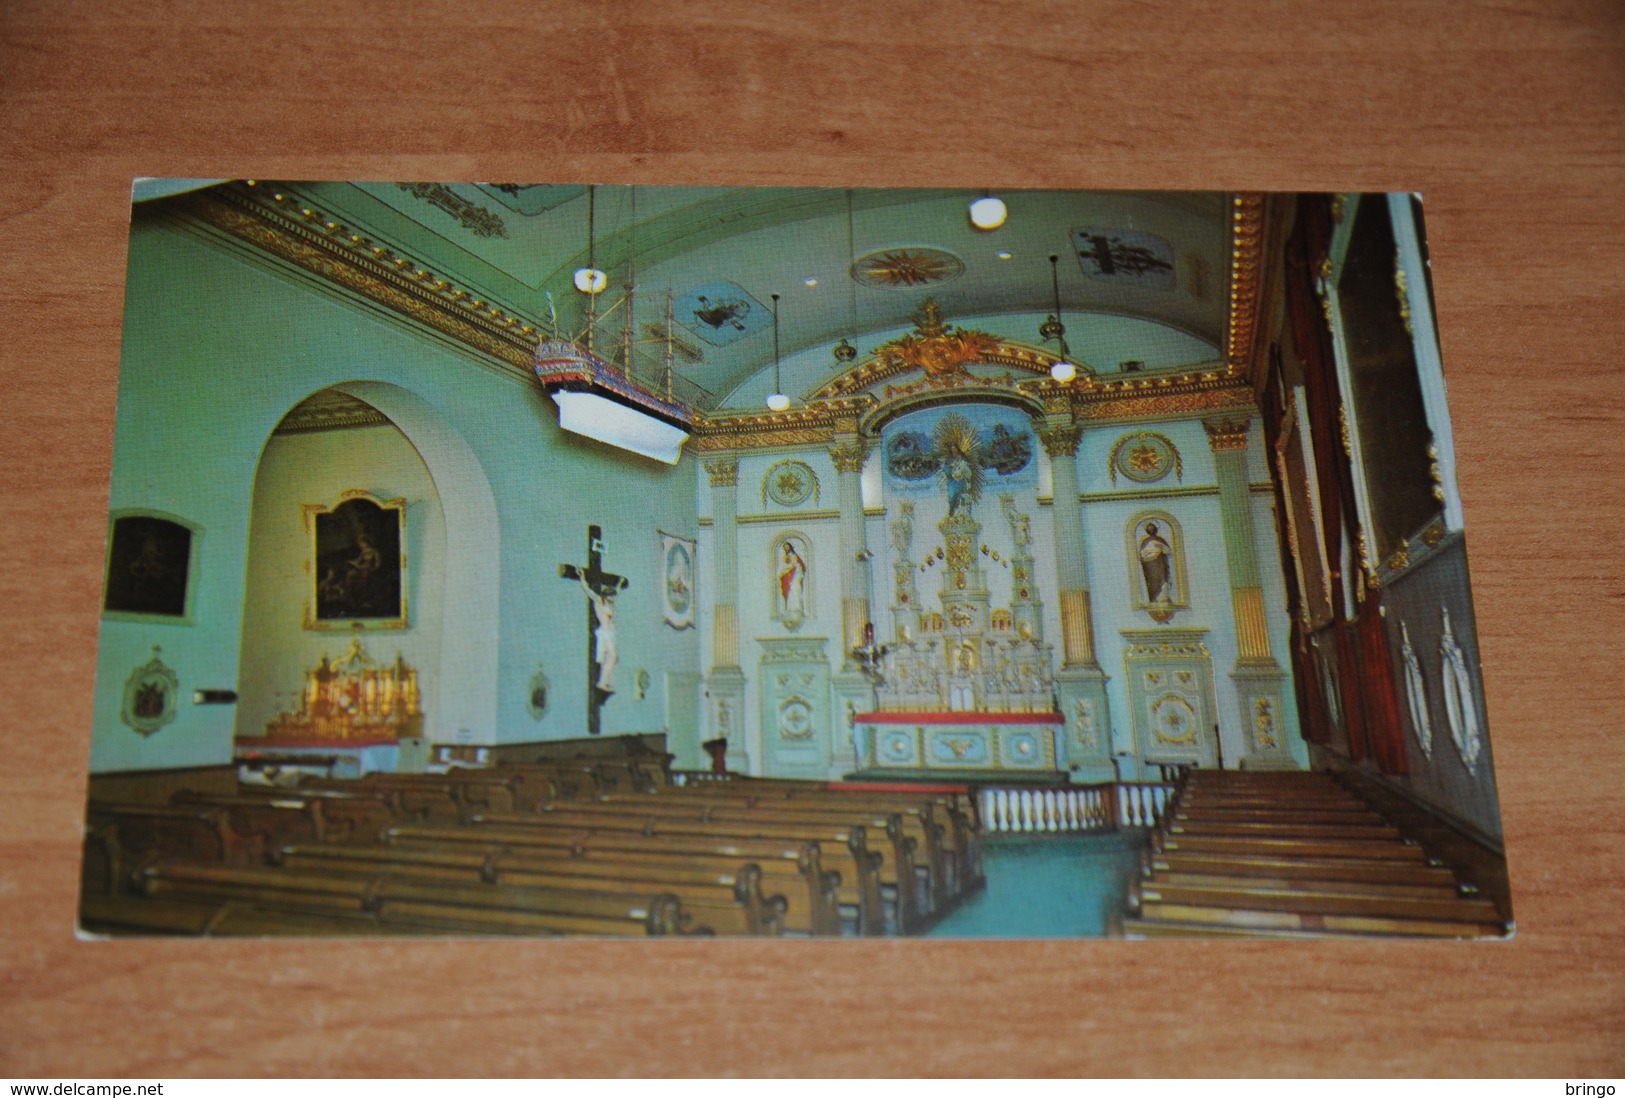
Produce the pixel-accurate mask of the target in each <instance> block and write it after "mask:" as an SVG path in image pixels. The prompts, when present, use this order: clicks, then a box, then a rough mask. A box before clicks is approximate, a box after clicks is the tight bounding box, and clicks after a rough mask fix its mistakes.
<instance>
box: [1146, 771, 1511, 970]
mask: <svg viewBox="0 0 1625 1098" xmlns="http://www.w3.org/2000/svg"><path fill="white" fill-rule="evenodd" d="M1507 931H1508V927H1507V923H1506V920H1505V918H1504V917H1503V916H1502V915H1501V913H1500V912H1499V911H1498V910H1497V909H1496V907H1495V905H1494V904H1493V903H1492V902H1491V901H1490V900H1488V899H1486V898H1484V897H1483V896H1480V895H1478V891H1477V889H1476V888H1475V887H1474V886H1473V885H1472V884H1471V883H1469V882H1466V881H1463V880H1460V879H1458V878H1457V876H1456V875H1455V874H1454V873H1452V872H1451V870H1450V869H1449V868H1448V867H1446V866H1445V865H1444V864H1443V863H1442V862H1440V861H1438V860H1437V859H1434V858H1431V857H1430V856H1429V855H1428V853H1427V852H1426V851H1425V850H1423V849H1422V847H1421V846H1419V845H1418V844H1417V843H1416V842H1415V841H1414V840H1412V839H1410V838H1408V837H1407V836H1405V835H1404V834H1403V833H1401V832H1400V830H1399V829H1398V828H1396V827H1394V826H1393V825H1392V824H1391V823H1389V822H1388V821H1387V820H1386V819H1384V818H1383V816H1382V815H1381V814H1379V813H1378V812H1377V811H1376V810H1375V809H1373V808H1372V807H1371V806H1370V805H1369V804H1367V803H1366V802H1365V801H1364V800H1363V799H1361V798H1360V797H1359V796H1358V795H1357V794H1355V793H1354V792H1352V791H1351V790H1349V789H1348V788H1346V787H1344V786H1343V785H1342V784H1340V783H1339V782H1338V780H1337V779H1336V778H1335V777H1333V776H1332V775H1330V774H1325V773H1246V772H1230V771H1214V770H1197V771H1192V772H1191V774H1190V775H1189V776H1188V778H1187V779H1186V780H1185V782H1184V783H1183V785H1182V786H1181V788H1180V790H1179V792H1178V793H1177V794H1176V795H1175V800H1174V803H1173V804H1172V805H1170V807H1169V809H1168V811H1167V812H1166V813H1165V815H1164V816H1163V820H1162V823H1161V824H1160V825H1159V826H1158V827H1157V829H1156V830H1155V831H1154V832H1153V833H1152V837H1151V849H1150V850H1149V851H1148V852H1147V853H1146V855H1145V858H1144V862H1143V865H1142V868H1141V876H1140V879H1139V880H1138V881H1136V882H1135V883H1134V884H1133V885H1132V886H1131V887H1130V891H1129V898H1128V913H1127V915H1126V916H1125V918H1124V920H1123V932H1124V934H1125V936H1127V937H1130V938H1149V937H1249V938H1254V937H1276V938H1338V937H1347V936H1359V937H1401V938H1412V937H1425V938H1480V937H1500V936H1503V935H1505V934H1506V933H1507Z"/></svg>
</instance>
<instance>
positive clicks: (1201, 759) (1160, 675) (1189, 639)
mask: <svg viewBox="0 0 1625 1098" xmlns="http://www.w3.org/2000/svg"><path fill="white" fill-rule="evenodd" d="M1206 637H1207V630H1205V629H1125V630H1123V640H1124V641H1125V642H1127V643H1126V647H1125V649H1124V654H1123V670H1124V673H1125V675H1126V677H1127V681H1128V704H1129V720H1130V724H1131V725H1132V727H1133V729H1134V743H1135V747H1136V748H1137V753H1138V755H1139V757H1140V759H1141V761H1142V762H1147V763H1192V762H1194V763H1196V764H1197V765H1198V766H1205V767H1212V766H1217V765H1218V762H1219V757H1218V744H1217V741H1216V739H1215V734H1214V726H1215V724H1216V723H1217V716H1216V714H1217V713H1218V707H1217V704H1216V702H1215V700H1214V692H1213V656H1212V654H1211V653H1210V652H1209V651H1208V647H1207V643H1206Z"/></svg>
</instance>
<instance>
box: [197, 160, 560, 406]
mask: <svg viewBox="0 0 1625 1098" xmlns="http://www.w3.org/2000/svg"><path fill="white" fill-rule="evenodd" d="M177 205H178V208H180V209H182V210H184V212H186V213H188V214H190V215H191V216H193V217H195V218H197V219H198V220H199V221H202V222H203V223H205V224H208V225H212V226H213V227H215V228H216V229H219V230H221V231H223V232H226V233H228V234H230V235H231V236H234V237H236V238H237V239H239V240H242V241H245V242H247V243H249V244H252V245H254V246H255V247H258V248H261V249H263V250H265V251H267V252H269V253H271V254H272V255H274V256H277V257H278V258H280V259H283V260H285V261H287V262H289V263H292V264H294V265H295V266H297V267H300V268H302V269H304V270H306V271H309V272H311V273H312V274H315V275H317V276H319V277H321V278H324V279H326V280H327V281H329V282H332V283H334V284H336V285H338V286H341V287H343V288H344V289H346V290H349V291H351V292H353V293H356V294H359V295H360V296H362V297H364V298H367V299H368V300H370V301H373V302H375V303H377V304H379V305H383V306H384V307H386V308H388V309H391V310H393V311H395V312H397V313H400V314H401V315H403V316H406V317H408V318H410V319H412V320H415V321H417V322H418V323H420V324H424V325H426V326H428V327H430V328H433V329H434V330H435V331H437V332H439V333H441V334H442V335H446V336H450V337H451V338H452V339H455V340H457V341H458V342H460V343H463V344H465V345H467V346H469V347H472V348H473V349H474V350H476V351H479V352H481V353H483V354H485V355H488V356H490V357H492V358H495V359H497V360H498V361H499V362H501V363H502V364H503V365H505V366H507V367H510V368H513V369H515V370H517V371H519V372H523V373H524V374H526V375H528V374H529V373H530V368H531V364H532V362H533V361H534V360H535V357H536V342H537V339H538V333H537V331H536V329H535V328H534V327H533V326H532V325H530V324H528V323H526V322H525V321H524V319H523V318H521V317H519V316H516V315H514V314H513V313H511V312H509V311H507V310H505V309H502V308H500V307H498V306H495V305H492V304H491V303H490V302H489V301H485V300H482V299H481V298H479V297H478V296H476V295H474V294H472V293H470V292H469V291H467V290H464V289H463V288H462V287H460V286H456V285H454V284H453V283H452V282H451V281H449V280H448V279H445V278H442V277H441V276H440V275H439V274H437V273H436V272H434V271H432V270H428V269H426V268H424V267H422V266H420V265H418V263H417V262H416V261H415V260H409V259H407V257H405V256H402V255H399V254H397V253H395V252H394V251H392V250H390V249H389V248H386V247H384V246H382V245H379V244H375V243H374V242H373V241H371V240H369V239H368V238H366V237H364V236H362V235H360V234H359V233H356V232H354V231H352V230H351V229H350V228H349V227H348V226H346V225H344V224H342V223H340V222H338V221H336V220H334V219H333V218H331V217H328V216H327V215H325V214H324V213H323V212H322V211H320V210H318V209H315V208H313V207H311V206H309V205H306V204H303V203H301V202H297V201H295V200H294V199H293V198H292V196H291V195H289V194H287V193H284V192H283V191H281V190H278V189H277V188H276V186H274V185H273V184H269V183H261V182H257V181H253V180H250V181H247V182H244V183H236V184H230V185H227V186H223V187H215V188H211V189H210V190H207V191H199V192H197V193H195V194H192V195H188V196H186V197H185V198H182V199H179V200H177Z"/></svg>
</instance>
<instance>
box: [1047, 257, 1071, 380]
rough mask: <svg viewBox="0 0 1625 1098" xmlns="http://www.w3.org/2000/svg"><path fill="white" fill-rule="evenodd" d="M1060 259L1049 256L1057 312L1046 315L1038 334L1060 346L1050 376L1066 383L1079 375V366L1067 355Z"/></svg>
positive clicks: (1050, 279)
mask: <svg viewBox="0 0 1625 1098" xmlns="http://www.w3.org/2000/svg"><path fill="white" fill-rule="evenodd" d="M1060 261H1061V257H1060V256H1058V255H1051V256H1050V257H1049V281H1050V289H1051V290H1052V291H1053V292H1054V294H1055V312H1053V313H1051V314H1050V315H1049V316H1047V317H1045V318H1044V323H1042V324H1040V325H1039V326H1038V336H1039V338H1040V339H1045V340H1050V339H1053V340H1054V341H1055V344H1056V346H1057V347H1059V348H1060V351H1061V357H1060V358H1058V359H1056V360H1055V361H1054V362H1053V363H1051V365H1050V368H1049V376H1050V377H1052V378H1054V379H1055V380H1056V381H1059V382H1061V383H1063V384H1065V383H1066V382H1068V381H1071V380H1072V379H1073V378H1075V377H1077V376H1078V368H1077V367H1076V366H1075V365H1073V364H1072V363H1071V362H1068V361H1067V357H1066V356H1067V355H1068V354H1069V353H1070V349H1069V348H1068V347H1067V345H1066V325H1065V324H1062V323H1061V273H1060V272H1061V268H1060Z"/></svg>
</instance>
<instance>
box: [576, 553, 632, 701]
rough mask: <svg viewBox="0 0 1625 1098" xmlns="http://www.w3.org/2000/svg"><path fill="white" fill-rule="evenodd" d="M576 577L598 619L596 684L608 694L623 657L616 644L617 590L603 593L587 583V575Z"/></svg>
mask: <svg viewBox="0 0 1625 1098" xmlns="http://www.w3.org/2000/svg"><path fill="white" fill-rule="evenodd" d="M576 578H577V579H579V580H580V581H581V589H582V590H583V591H585V592H587V598H588V599H590V600H591V601H592V610H593V614H594V616H595V617H596V618H597V619H598V624H597V626H596V627H595V628H594V629H593V634H592V636H593V660H594V661H595V662H597V664H598V682H597V684H596V685H597V687H598V689H599V690H601V691H603V692H604V693H605V694H606V695H608V694H613V693H615V686H614V677H615V665H616V664H617V663H618V662H620V658H621V655H620V652H619V650H617V648H616V646H615V592H614V590H613V589H611V590H606V591H603V592H601V593H600V592H598V591H594V590H593V589H592V587H591V585H589V584H588V583H587V577H586V576H577V577H576Z"/></svg>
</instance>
